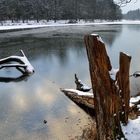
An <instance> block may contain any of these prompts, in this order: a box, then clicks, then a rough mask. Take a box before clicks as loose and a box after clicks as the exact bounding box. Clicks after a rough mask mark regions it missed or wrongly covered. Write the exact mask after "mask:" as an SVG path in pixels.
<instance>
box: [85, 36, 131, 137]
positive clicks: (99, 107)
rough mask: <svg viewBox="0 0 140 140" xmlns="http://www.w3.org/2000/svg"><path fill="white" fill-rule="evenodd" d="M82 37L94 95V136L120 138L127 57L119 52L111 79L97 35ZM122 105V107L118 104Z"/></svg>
mask: <svg viewBox="0 0 140 140" xmlns="http://www.w3.org/2000/svg"><path fill="white" fill-rule="evenodd" d="M84 39H85V45H86V50H87V56H88V60H89V70H90V75H91V82H92V88H93V92H94V97H95V98H94V100H95V114H96V116H95V117H96V124H97V139H98V140H116V139H121V138H124V135H123V132H122V129H121V125H120V121H122V122H124V123H127V121H128V117H127V116H128V110H127V109H128V108H129V104H128V100H129V97H130V93H129V66H130V59H131V57H129V56H127V55H125V54H124V53H121V54H120V71H119V72H118V73H117V76H116V79H115V80H114V79H112V78H111V77H110V74H109V71H111V69H112V66H111V63H110V60H109V57H108V55H107V52H106V49H105V44H104V43H103V41H102V39H101V37H100V36H99V35H94V34H92V35H86V36H85V38H84ZM124 79H125V80H124ZM122 105H125V107H121V106H122ZM122 116H123V117H122Z"/></svg>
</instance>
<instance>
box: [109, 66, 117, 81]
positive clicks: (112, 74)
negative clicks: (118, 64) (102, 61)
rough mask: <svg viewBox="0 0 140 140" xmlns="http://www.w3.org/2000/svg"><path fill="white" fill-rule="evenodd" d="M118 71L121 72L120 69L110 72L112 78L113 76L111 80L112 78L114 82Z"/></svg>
mask: <svg viewBox="0 0 140 140" xmlns="http://www.w3.org/2000/svg"><path fill="white" fill-rule="evenodd" d="M118 71H119V69H115V68H112V69H111V70H110V71H109V74H110V76H111V78H112V79H113V80H115V79H116V74H117V72H118Z"/></svg>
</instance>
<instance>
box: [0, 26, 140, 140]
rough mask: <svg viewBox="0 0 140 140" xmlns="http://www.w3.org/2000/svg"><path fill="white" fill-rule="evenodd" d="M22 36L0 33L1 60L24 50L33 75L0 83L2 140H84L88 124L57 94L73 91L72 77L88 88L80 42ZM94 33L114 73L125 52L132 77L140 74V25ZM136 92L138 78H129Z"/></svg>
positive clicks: (12, 73)
mask: <svg viewBox="0 0 140 140" xmlns="http://www.w3.org/2000/svg"><path fill="white" fill-rule="evenodd" d="M61 28H63V27H61ZM87 28H88V26H87ZM90 28H91V27H90ZM110 28H111V29H110ZM95 29H96V27H95V26H94V30H95ZM34 31H36V30H34ZM20 32H22V31H18V32H13V34H14V37H13V36H12V33H0V58H3V57H6V56H9V55H13V54H17V55H18V54H19V50H20V49H22V50H23V51H24V52H25V54H26V56H27V57H28V59H29V60H30V62H31V64H32V65H33V66H34V68H35V73H34V74H33V75H32V76H31V77H29V79H26V80H24V81H20V82H9V83H5V82H3V81H2V80H1V81H0V139H1V140H19V139H20V140H35V139H36V140H70V139H78V138H79V137H80V136H81V137H80V138H81V139H82V136H83V133H84V130H85V129H86V128H89V127H90V123H91V122H92V120H91V119H90V117H89V116H88V115H87V114H86V113H85V112H84V111H82V110H81V109H80V108H79V107H78V106H76V105H75V104H74V103H73V102H71V101H70V100H69V99H68V98H67V97H65V95H64V94H63V93H61V92H60V88H75V83H74V74H75V73H77V75H78V76H79V77H80V79H81V80H82V81H83V82H85V83H87V85H89V86H90V85H91V84H90V76H89V70H88V60H87V56H86V50H85V46H84V42H83V38H82V37H78V36H77V37H73V36H72V35H69V36H67V35H65V36H64V35H61V34H55V35H54V36H53V37H46V34H47V31H46V32H45V31H44V32H45V33H44V34H43V35H42V34H41V35H40V36H39V35H38V36H37V37H35V36H33V35H32V33H30V34H26V33H24V35H22V36H19V35H18V34H20ZM28 32H30V31H29V30H28ZM36 32H37V31H36ZM94 33H98V34H99V35H100V36H101V37H102V39H103V41H104V42H105V43H106V46H107V52H108V54H109V56H110V59H111V62H112V65H113V67H114V68H117V67H118V62H119V52H120V51H123V52H126V53H128V54H130V55H131V56H132V61H131V69H130V73H133V72H135V71H140V64H139V60H140V39H139V37H140V25H106V26H104V29H100V27H98V30H95V31H94ZM19 76H20V73H19V72H18V71H17V70H16V69H14V68H12V69H3V70H1V71H0V77H19ZM138 92H140V78H137V79H136V78H131V94H132V95H134V94H136V93H138ZM43 120H47V123H46V124H44V123H43ZM83 139H84V138H83Z"/></svg>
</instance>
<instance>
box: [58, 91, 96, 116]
mask: <svg viewBox="0 0 140 140" xmlns="http://www.w3.org/2000/svg"><path fill="white" fill-rule="evenodd" d="M60 90H61V91H62V92H63V93H64V94H65V95H66V96H67V97H68V98H69V99H70V100H72V101H73V102H75V103H76V104H77V105H78V106H80V107H81V108H82V109H83V110H84V111H85V112H87V113H88V114H90V115H91V113H92V115H93V114H94V111H93V110H94V96H93V93H88V92H82V91H79V90H76V89H60ZM90 110H91V112H90Z"/></svg>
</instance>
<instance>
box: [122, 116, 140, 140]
mask: <svg viewBox="0 0 140 140" xmlns="http://www.w3.org/2000/svg"><path fill="white" fill-rule="evenodd" d="M122 130H123V133H124V135H125V137H126V138H127V140H140V116H139V117H138V118H137V119H135V120H130V119H129V122H128V124H127V125H126V126H123V125H122Z"/></svg>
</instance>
